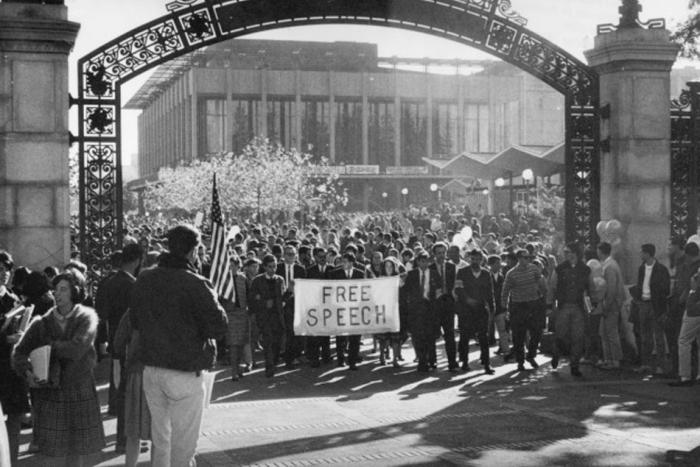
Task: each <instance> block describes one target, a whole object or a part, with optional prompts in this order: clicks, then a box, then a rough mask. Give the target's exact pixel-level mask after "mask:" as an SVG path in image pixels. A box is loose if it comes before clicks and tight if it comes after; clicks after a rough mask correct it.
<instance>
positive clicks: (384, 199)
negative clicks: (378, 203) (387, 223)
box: [382, 191, 389, 210]
mask: <svg viewBox="0 0 700 467" xmlns="http://www.w3.org/2000/svg"><path fill="white" fill-rule="evenodd" d="M388 197H389V193H387V192H386V191H384V192H382V205H383V206H384V210H386V209H387V205H386V199H387V198H388Z"/></svg>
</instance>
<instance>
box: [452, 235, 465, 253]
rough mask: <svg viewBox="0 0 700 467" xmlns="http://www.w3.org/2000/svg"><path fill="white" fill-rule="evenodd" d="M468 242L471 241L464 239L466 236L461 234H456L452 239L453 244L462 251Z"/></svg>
mask: <svg viewBox="0 0 700 467" xmlns="http://www.w3.org/2000/svg"><path fill="white" fill-rule="evenodd" d="M468 241H469V240H467V239H466V238H464V235H462V234H461V233H458V234H455V235H454V237H452V244H453V245H456V246H458V247H459V249H460V250H462V249H464V247H465V246H466V244H467V242H468Z"/></svg>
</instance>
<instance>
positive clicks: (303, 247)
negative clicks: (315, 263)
mask: <svg viewBox="0 0 700 467" xmlns="http://www.w3.org/2000/svg"><path fill="white" fill-rule="evenodd" d="M308 253H311V247H309V245H301V246H300V247H299V256H301V255H305V254H308Z"/></svg>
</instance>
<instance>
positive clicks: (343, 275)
mask: <svg viewBox="0 0 700 467" xmlns="http://www.w3.org/2000/svg"><path fill="white" fill-rule="evenodd" d="M355 262H356V258H355V255H354V254H353V253H350V252H348V253H345V254H343V263H342V266H341V267H340V268H338V269H335V270H333V271H332V272H331V273H330V278H331V279H333V280H353V279H364V278H365V273H364V272H363V271H362V270H360V269H357V268H356V267H355ZM361 340H362V336H359V335H351V336H347V337H346V336H337V337H336V338H335V346H336V351H337V355H338V366H342V365H343V363H344V362H343V360H344V359H343V352H342V349H343V347H344V346H345V341H347V346H348V368H350V370H353V371H355V370H357V363H358V362H359V361H360V343H361Z"/></svg>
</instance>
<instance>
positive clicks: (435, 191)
mask: <svg viewBox="0 0 700 467" xmlns="http://www.w3.org/2000/svg"><path fill="white" fill-rule="evenodd" d="M430 191H431V192H433V193H437V191H438V185H437V183H431V184H430ZM434 197H435V195H433V198H434ZM438 204H439V200H438Z"/></svg>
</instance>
